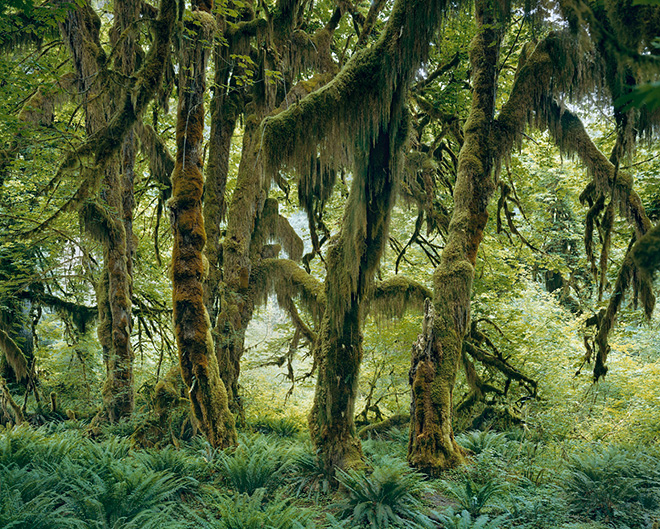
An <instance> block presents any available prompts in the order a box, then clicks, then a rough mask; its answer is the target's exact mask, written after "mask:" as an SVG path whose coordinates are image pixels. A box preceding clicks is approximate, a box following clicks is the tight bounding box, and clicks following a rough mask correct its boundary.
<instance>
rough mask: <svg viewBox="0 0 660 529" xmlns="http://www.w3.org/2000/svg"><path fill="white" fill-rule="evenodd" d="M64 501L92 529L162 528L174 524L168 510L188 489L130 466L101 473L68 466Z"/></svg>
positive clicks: (167, 477)
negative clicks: (184, 490)
mask: <svg viewBox="0 0 660 529" xmlns="http://www.w3.org/2000/svg"><path fill="white" fill-rule="evenodd" d="M65 467H66V468H65V469H62V470H61V471H60V475H62V476H63V477H65V480H64V483H65V486H66V489H65V491H64V493H63V499H64V502H65V504H66V506H67V507H68V508H69V509H70V510H71V511H72V512H73V513H74V514H75V515H76V516H77V517H78V518H79V519H81V520H83V521H84V522H85V524H86V526H87V527H89V528H90V529H110V528H120V527H121V528H129V527H136V528H137V527H145V528H146V527H154V528H155V527H162V526H163V525H167V523H169V522H171V521H172V520H171V517H170V515H169V512H168V507H170V506H171V503H172V502H171V500H172V499H173V498H174V495H175V494H176V493H177V492H179V491H180V490H181V489H182V488H183V487H184V485H185V482H183V481H182V480H181V479H178V478H175V477H174V476H172V475H171V474H167V473H163V472H153V471H149V470H145V469H144V468H142V467H134V466H133V465H130V464H129V463H128V462H123V461H118V462H116V464H115V465H110V466H107V467H105V468H102V469H101V471H100V472H97V471H96V469H94V468H93V467H91V468H88V469H83V468H80V467H77V468H76V467H75V466H74V465H73V464H71V463H69V464H68V465H67V463H65Z"/></svg>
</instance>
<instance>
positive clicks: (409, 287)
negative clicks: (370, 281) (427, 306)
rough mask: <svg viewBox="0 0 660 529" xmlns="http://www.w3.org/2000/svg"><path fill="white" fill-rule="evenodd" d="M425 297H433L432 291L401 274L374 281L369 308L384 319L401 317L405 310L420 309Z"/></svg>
mask: <svg viewBox="0 0 660 529" xmlns="http://www.w3.org/2000/svg"><path fill="white" fill-rule="evenodd" d="M425 299H433V291H432V290H430V289H428V288H426V287H425V286H424V285H422V284H421V283H418V282H417V281H413V280H411V279H408V278H407V277H404V276H402V275H395V276H393V277H391V278H389V279H386V280H385V281H381V282H379V283H376V285H375V287H374V290H373V294H372V296H371V299H370V301H369V310H371V311H374V312H375V313H376V314H377V315H378V316H380V317H382V318H386V319H394V318H401V317H403V315H404V313H405V312H406V310H409V309H412V308H414V309H416V310H420V311H421V310H422V307H423V306H424V300H425Z"/></svg>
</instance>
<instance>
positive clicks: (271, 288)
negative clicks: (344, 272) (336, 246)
mask: <svg viewBox="0 0 660 529" xmlns="http://www.w3.org/2000/svg"><path fill="white" fill-rule="evenodd" d="M252 284H253V288H254V291H255V293H256V297H257V299H258V300H260V301H261V303H262V304H263V303H265V301H266V298H267V296H268V294H269V293H272V292H275V293H277V294H278V295H283V296H284V297H291V298H297V299H299V300H300V302H301V303H302V305H303V306H304V307H305V308H306V309H307V310H308V311H309V312H310V314H311V315H312V316H313V317H314V318H315V319H316V320H317V321H319V320H320V317H321V315H322V314H323V312H324V311H325V291H324V287H323V284H322V283H321V282H320V281H319V280H318V279H316V278H315V277H314V276H312V275H311V274H308V273H307V272H306V271H305V270H304V269H303V268H301V267H300V266H299V265H298V264H297V263H295V262H294V261H292V260H290V259H263V260H262V261H261V262H260V263H259V265H258V266H257V267H256V268H255V269H253V271H252Z"/></svg>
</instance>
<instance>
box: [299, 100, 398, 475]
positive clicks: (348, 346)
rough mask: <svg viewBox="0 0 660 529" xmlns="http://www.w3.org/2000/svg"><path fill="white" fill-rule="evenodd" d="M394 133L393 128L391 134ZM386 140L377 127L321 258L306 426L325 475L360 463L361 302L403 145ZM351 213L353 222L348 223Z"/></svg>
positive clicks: (381, 240) (384, 229) (382, 236)
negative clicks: (321, 292)
mask: <svg viewBox="0 0 660 529" xmlns="http://www.w3.org/2000/svg"><path fill="white" fill-rule="evenodd" d="M397 103H399V102H398V101H397ZM395 123H397V124H399V123H400V122H398V121H395ZM396 126H397V125H395V127H396ZM399 132H400V131H399V130H395V131H394V132H393V134H392V136H397V134H398V133H399ZM390 138H391V135H390V133H389V131H381V133H380V134H379V135H378V137H377V139H376V142H375V144H374V145H373V147H372V148H371V150H370V152H369V154H368V156H367V160H366V161H365V162H366V163H364V162H363V163H358V164H356V165H357V167H356V175H355V178H354V180H353V184H352V186H351V192H350V196H349V198H348V202H347V204H346V209H345V212H344V223H343V225H342V231H341V232H340V234H339V237H338V239H337V241H336V242H335V243H334V244H333V245H332V246H331V248H330V250H329V252H328V257H327V262H328V276H327V278H326V299H327V307H326V310H325V312H324V314H323V319H322V322H321V332H320V333H319V339H318V343H317V345H316V349H315V358H316V361H317V363H318V377H317V381H316V391H315V394H314V403H313V406H312V410H311V412H310V414H309V429H310V434H311V437H312V443H313V444H314V447H315V448H316V450H317V452H318V453H319V455H320V457H321V461H322V463H323V465H324V467H325V468H326V470H327V471H328V472H333V471H334V469H335V468H341V469H344V468H351V467H356V466H359V465H361V464H362V449H361V446H360V440H359V438H358V437H357V435H356V431H355V423H354V417H355V399H356V397H357V388H358V375H359V370H360V363H361V361H362V325H363V320H364V306H363V304H362V303H361V301H362V299H363V298H364V297H365V294H366V293H367V289H368V288H370V287H371V284H372V280H373V277H374V274H375V272H376V269H377V267H378V264H379V262H380V256H381V254H382V252H383V249H384V246H385V244H386V243H387V233H388V227H389V219H390V211H391V209H392V206H393V204H394V197H395V189H396V168H395V167H393V162H394V160H395V159H396V156H395V151H396V150H397V149H398V148H400V146H401V144H400V143H399V144H398V145H396V146H395V145H393V142H391V141H390ZM351 217H352V218H351ZM356 218H357V219H358V220H357V221H356V220H353V219H356Z"/></svg>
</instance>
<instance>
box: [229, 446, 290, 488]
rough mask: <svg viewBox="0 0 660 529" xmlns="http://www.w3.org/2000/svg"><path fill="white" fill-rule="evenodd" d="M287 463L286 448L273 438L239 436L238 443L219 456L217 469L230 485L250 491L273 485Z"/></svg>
mask: <svg viewBox="0 0 660 529" xmlns="http://www.w3.org/2000/svg"><path fill="white" fill-rule="evenodd" d="M288 464H289V450H288V449H286V448H284V447H283V446H282V445H281V444H280V443H278V442H277V440H276V439H275V438H272V437H267V436H263V435H253V436H242V437H241V439H240V442H239V445H238V447H236V448H235V449H233V450H231V451H228V452H224V453H222V454H221V455H220V456H219V461H218V469H219V471H220V473H221V474H222V475H223V476H224V478H225V479H226V480H227V482H228V484H229V485H230V486H231V488H232V489H233V490H234V491H236V492H239V493H247V494H252V493H254V492H255V491H256V490H257V489H260V488H273V485H274V484H275V481H276V478H278V477H280V476H281V475H282V473H283V472H284V470H285V469H286V467H287V465H288Z"/></svg>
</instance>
